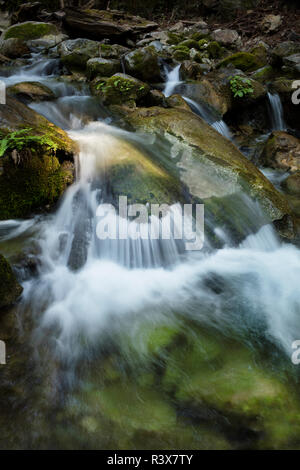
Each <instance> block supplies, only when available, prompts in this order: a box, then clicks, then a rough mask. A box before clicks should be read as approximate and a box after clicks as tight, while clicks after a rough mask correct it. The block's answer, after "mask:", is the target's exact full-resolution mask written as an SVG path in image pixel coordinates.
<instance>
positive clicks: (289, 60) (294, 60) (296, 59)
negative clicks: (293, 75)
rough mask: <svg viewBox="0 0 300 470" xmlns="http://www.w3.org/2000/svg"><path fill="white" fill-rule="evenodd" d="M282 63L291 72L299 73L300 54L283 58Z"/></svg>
mask: <svg viewBox="0 0 300 470" xmlns="http://www.w3.org/2000/svg"><path fill="white" fill-rule="evenodd" d="M283 63H284V64H285V65H286V66H287V67H289V69H291V70H292V71H294V72H298V73H300V53H299V54H293V55H290V56H288V57H284V58H283Z"/></svg>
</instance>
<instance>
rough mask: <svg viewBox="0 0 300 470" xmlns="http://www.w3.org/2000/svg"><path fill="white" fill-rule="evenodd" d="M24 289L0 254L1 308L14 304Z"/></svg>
mask: <svg viewBox="0 0 300 470" xmlns="http://www.w3.org/2000/svg"><path fill="white" fill-rule="evenodd" d="M22 291H23V287H22V286H20V284H19V283H18V281H17V279H16V276H15V274H14V273H13V270H12V269H11V266H10V265H9V263H8V261H7V260H6V259H5V258H4V256H2V255H1V254H0V308H3V307H8V306H9V305H12V304H13V303H14V302H15V301H16V300H17V299H18V297H20V295H21V294H22ZM1 339H2V338H1Z"/></svg>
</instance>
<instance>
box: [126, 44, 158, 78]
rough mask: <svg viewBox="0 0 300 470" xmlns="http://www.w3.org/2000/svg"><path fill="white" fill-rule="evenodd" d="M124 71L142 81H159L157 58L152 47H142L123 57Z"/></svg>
mask: <svg viewBox="0 0 300 470" xmlns="http://www.w3.org/2000/svg"><path fill="white" fill-rule="evenodd" d="M124 60H125V68H126V71H127V72H128V73H129V74H131V75H133V76H134V77H137V78H140V79H141V80H144V81H146V82H147V81H149V82H159V81H161V70H160V65H159V57H158V54H157V52H156V50H155V48H154V47H152V46H149V47H142V48H140V49H136V50H134V51H132V52H129V54H126V55H125V58H124Z"/></svg>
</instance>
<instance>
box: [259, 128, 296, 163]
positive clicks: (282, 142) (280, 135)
mask: <svg viewBox="0 0 300 470" xmlns="http://www.w3.org/2000/svg"><path fill="white" fill-rule="evenodd" d="M261 162H262V164H263V165H265V166H268V167H271V168H281V169H284V170H290V171H293V172H295V171H299V170H300V140H299V139H297V138H296V137H294V136H292V135H290V134H287V133H286V132H282V131H274V132H273V133H272V134H271V135H270V137H269V138H268V140H267V142H266V145H265V147H264V150H263V153H262V156H261Z"/></svg>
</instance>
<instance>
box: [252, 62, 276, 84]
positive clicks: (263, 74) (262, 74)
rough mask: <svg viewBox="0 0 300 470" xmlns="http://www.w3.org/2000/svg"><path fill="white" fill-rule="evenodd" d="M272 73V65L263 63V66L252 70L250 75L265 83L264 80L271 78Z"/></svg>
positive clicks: (273, 71)
mask: <svg viewBox="0 0 300 470" xmlns="http://www.w3.org/2000/svg"><path fill="white" fill-rule="evenodd" d="M274 74H275V70H274V69H273V67H272V66H271V65H265V66H264V67H261V68H260V69H258V70H256V71H255V72H253V74H252V75H251V77H252V78H254V80H256V81H258V82H262V83H265V82H266V81H269V80H270V79H271V78H273V76H274Z"/></svg>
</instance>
